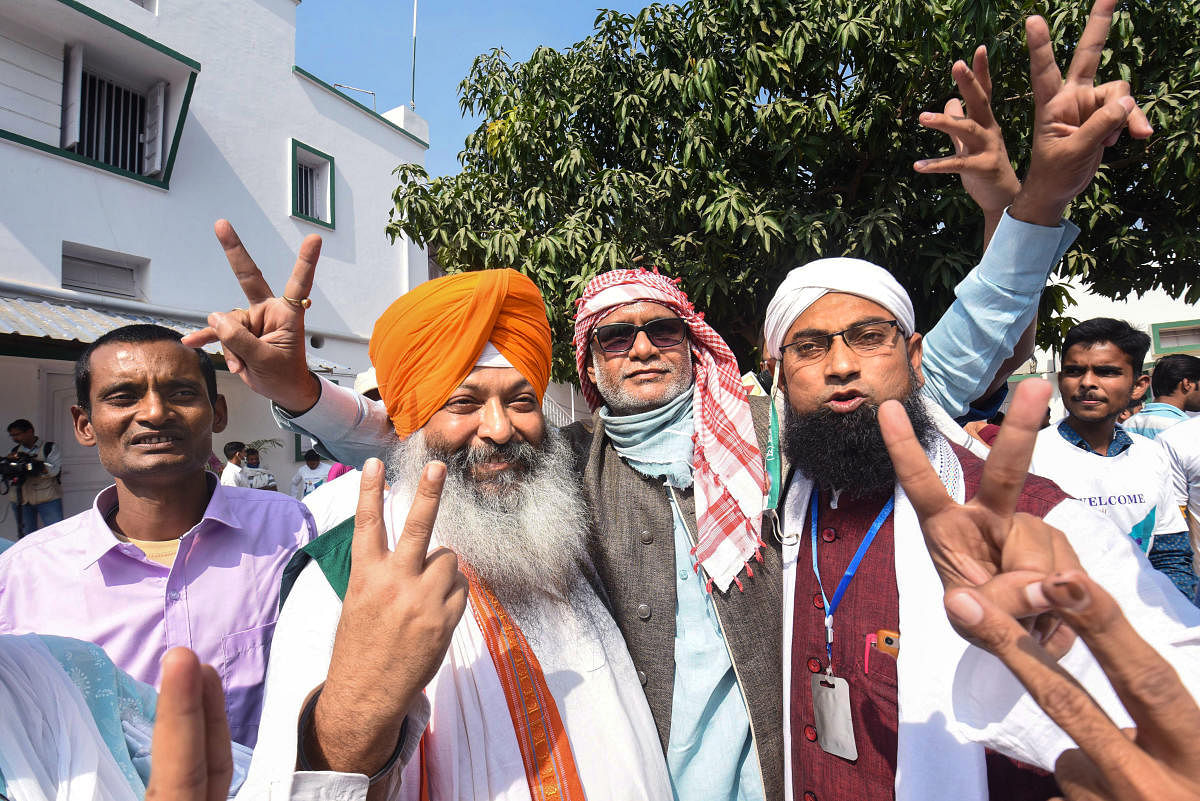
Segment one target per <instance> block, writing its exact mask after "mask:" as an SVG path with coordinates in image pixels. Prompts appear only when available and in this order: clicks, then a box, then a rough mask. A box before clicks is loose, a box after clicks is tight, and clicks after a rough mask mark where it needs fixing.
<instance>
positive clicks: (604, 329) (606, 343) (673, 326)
mask: <svg viewBox="0 0 1200 801" xmlns="http://www.w3.org/2000/svg"><path fill="white" fill-rule="evenodd" d="M641 331H645V332H646V337H647V338H648V339H649V340H650V344H651V345H653V346H654V347H656V348H671V347H674V346H676V345H678V344H679V343H680V342H683V340H684V339H685V338H686V337H687V323H685V322H684V321H683V320H681V319H680V318H678V317H662V318H659V319H658V320H651V321H650V322H648V323H646V324H645V325H634V324H633V323H610V324H609V325H601V326H597V327H596V330H595V331H593V332H592V336H593V337H594V338H595V340H596V344H597V345H599V346H600V350H602V351H604V352H605V353H628V352H629V350H630V349H631V348H632V347H633V343H634V342H636V341H637V335H638V333H639V332H641Z"/></svg>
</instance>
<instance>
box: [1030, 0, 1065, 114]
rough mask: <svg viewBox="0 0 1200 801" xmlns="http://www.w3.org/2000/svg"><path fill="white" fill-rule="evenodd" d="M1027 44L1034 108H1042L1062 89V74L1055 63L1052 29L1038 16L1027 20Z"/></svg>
mask: <svg viewBox="0 0 1200 801" xmlns="http://www.w3.org/2000/svg"><path fill="white" fill-rule="evenodd" d="M1025 44H1026V45H1027V46H1028V47H1029V84H1030V86H1032V87H1033V102H1034V106H1035V107H1037V108H1041V107H1043V106H1045V105H1046V104H1047V103H1049V102H1050V100H1051V99H1052V98H1053V97H1054V96H1055V95H1056V94H1058V90H1059V89H1061V88H1062V73H1061V72H1059V71H1058V64H1057V63H1056V62H1055V61H1054V46H1053V45H1052V44H1051V42H1050V28H1049V27H1047V25H1046V20H1044V19H1042V18H1041V17H1038V16H1033V17H1030V18H1029V19H1027V20H1025Z"/></svg>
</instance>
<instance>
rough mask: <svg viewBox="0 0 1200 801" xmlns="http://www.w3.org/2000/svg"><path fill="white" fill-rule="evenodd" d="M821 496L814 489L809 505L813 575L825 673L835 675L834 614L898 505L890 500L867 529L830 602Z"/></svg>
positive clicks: (894, 500) (892, 499)
mask: <svg viewBox="0 0 1200 801" xmlns="http://www.w3.org/2000/svg"><path fill="white" fill-rule="evenodd" d="M819 494H820V493H818V492H817V488H816V487H813V490H812V502H811V503H810V504H809V519H810V520H811V523H812V525H811V532H812V560H813V575H815V576H816V577H817V587H818V588H819V589H820V590H821V601H822V603H824V604H825V656H826V658H827V659H828V660H829V662H828V666H827V667H826V668H825V672H826V673H828V674H830V675H833V613H834V612H836V611H837V608H838V606H840V605H841V603H842V596H844V595H845V594H846V590H847V589H848V588H849V587H850V582H851V581H853V580H854V574H855V573H857V572H858V566H859V564H861V563H862V560H863V557H864V556H866V555H867V551H868V550H869V549H870V547H871V543H872V542H874V541H875V535H876V534H878V533H879V529H881V528H883V523H884V521H885V520H887V519H888V516H889V515H891V513H892V508H893V507H894V506H895V505H896V499H895V498H888V500H887V503H885V504H884V505H883V509H882V510H881V511H880V512H879V515H878V516H877V517H876V518H875V522H874V523H872V524H871V527H870V528H869V529H867V535H866V536H865V537H863V541H862V542H861V543H860V544H859V546H858V550H857V551H855V552H854V558H853V559H851V560H850V565H849V567H847V568H846V573H845V575H843V576H842V580H841V581H839V582H838V585H837V589H836V590H834V591H833V600H832V601H830V600H829V598H828V597H826V595H825V586H824V585H823V584H822V583H821V569H820V568H819V567H817V512H818V505H819V503H818V499H817V496H818V495H819Z"/></svg>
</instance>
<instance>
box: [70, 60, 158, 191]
mask: <svg viewBox="0 0 1200 801" xmlns="http://www.w3.org/2000/svg"><path fill="white" fill-rule="evenodd" d="M80 88H81V95H80V113H79V145H78V147H77V150H76V152H77V153H79V154H80V155H81V156H86V157H88V158H90V159H95V160H96V161H100V162H103V163H105V164H107V165H109V166H110V167H117V168H119V169H122V170H129V171H130V172H140V171H141V169H142V155H143V150H144V148H145V145H144V144H143V143H144V139H145V133H146V128H145V119H146V98H145V96H144V95H140V94H138V93H137V92H134V91H133V90H132V89H126V88H125V87H123V86H119V85H117V84H115V83H113V82H112V81H109V80H106V79H104V78H101V77H100V76H99V75H96V74H94V73H91V72H88V71H87V70H84V72H83V85H82V86H81V87H80Z"/></svg>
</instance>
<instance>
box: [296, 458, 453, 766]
mask: <svg viewBox="0 0 1200 801" xmlns="http://www.w3.org/2000/svg"><path fill="white" fill-rule="evenodd" d="M445 478H446V467H445V465H443V464H442V463H441V462H430V463H429V464H428V465H426V467H425V470H424V471H423V473H422V474H421V480H420V483H419V484H418V486H417V492H416V496H415V498H414V499H413V502H412V507H411V509H410V510H409V513H408V517H407V519H406V520H405V522H404V529H403V531H402V532H401V533H400V536H399V537H398V538H397V540H396V548H395V550H389V549H388V534H387V529H386V527H385V526H384V507H383V488H384V475H383V463H382V462H380V461H379V460H378V459H369V460H367V463H366V465H365V466H364V467H363V476H362V487H361V489H360V493H359V500H358V509H357V511H356V513H355V518H354V542H353V546H352V562H351V568H350V580H349V585H348V587H347V590H346V599H345V602H344V603H343V605H342V614H341V618H340V620H339V621H338V627H337V635H336V637H335V639H334V643H333V656H332V659H331V661H330V665H329V675H328V678H327V679H326V680H325V684H324V685H323V688H322V690H321V697H320V699H319V700H318V701H317V704H316V710H315V714H314V716H313V723H312V727H311V728H310V729H309V730H308V731H306V732H304V733H303V735H302V736H303V737H304V738H305V741H306V743H305V745H304V747H305V751H306V753H307V754H308V755H309V759H310V761H311V763H312V765H313V766H314V767H315V768H317V769H326V768H327V769H330V770H341V771H347V772H353V773H365V774H366V775H368V776H370V775H372V774H374V773H376V772H377V771H379V770H380V769H382V768H383V767H384V765H385V764H386V763H387V761H388V757H389V756H390V755H391V754H392V753H393V752H394V751H395V749H396V745H397V742H398V739H399V736H400V732H401V727H402V724H403V722H404V718H405V715H406V714H407V713H408V710H409V708H410V706H411V705H412V702H413V700H414V699H415V698H416V696H417V695H418V694H419V693H420V692H421V691H422V689H424V687H425V685H426V684H428V683H429V680H430V679H432V678H433V675H434V674H435V673H436V672H437V670H438V667H439V666H440V665H441V663H442V659H443V658H445V655H446V651H447V649H448V648H449V647H450V637H451V635H452V634H453V633H454V628H455V626H457V625H458V621H459V619H460V618H461V617H462V615H463V611H464V610H465V609H466V604H467V579H466V577H465V576H464V575H463V574H462V573H460V572H459V570H458V559H457V557H456V556H455V554H454V552H453V551H451V550H449V549H447V548H434V549H433V550H432V551H431V550H430V549H429V541H430V538H431V536H432V534H433V525H434V521H435V520H436V518H437V510H438V502H439V500H440V498H441V492H442V485H443V482H444V481H445Z"/></svg>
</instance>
